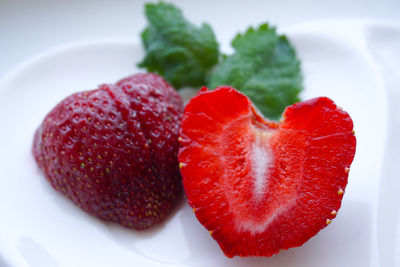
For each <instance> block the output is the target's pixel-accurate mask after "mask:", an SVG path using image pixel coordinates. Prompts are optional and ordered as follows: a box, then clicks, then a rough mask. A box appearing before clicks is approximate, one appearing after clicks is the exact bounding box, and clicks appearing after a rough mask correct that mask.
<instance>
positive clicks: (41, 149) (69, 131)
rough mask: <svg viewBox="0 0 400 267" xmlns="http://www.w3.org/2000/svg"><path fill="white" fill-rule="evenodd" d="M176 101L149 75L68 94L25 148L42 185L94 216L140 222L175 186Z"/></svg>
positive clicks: (160, 214) (158, 217)
mask: <svg viewBox="0 0 400 267" xmlns="http://www.w3.org/2000/svg"><path fill="white" fill-rule="evenodd" d="M182 112H183V104H182V100H181V98H180V96H179V95H178V94H177V93H176V91H175V90H174V89H173V88H172V87H171V86H170V85H169V84H168V83H167V82H165V81H164V80H163V79H162V78H161V77H159V76H157V75H155V74H137V75H133V76H131V77H128V78H126V79H124V80H121V81H120V82H118V83H117V84H116V85H101V86H100V87H99V88H98V89H96V90H91V91H85V92H79V93H75V94H73V95H71V96H69V97H67V98H65V99H64V100H62V101H61V102H60V103H59V104H58V105H57V106H56V107H54V108H53V109H52V110H51V111H50V113H49V114H47V116H46V117H45V119H44V121H43V123H42V124H41V125H40V127H39V128H38V130H37V131H36V133H35V137H34V144H33V154H34V157H35V159H36V161H37V163H38V165H39V167H40V168H41V169H42V170H43V172H44V174H45V176H46V178H47V180H48V181H49V182H50V184H51V185H52V186H53V187H54V188H55V189H56V190H57V191H60V192H61V193H62V194H64V195H65V196H67V197H68V198H69V199H71V200H72V201H73V203H75V204H76V205H78V206H79V207H81V208H82V209H83V210H85V211H87V212H88V213H90V214H93V215H95V216H98V217H100V218H102V219H106V220H110V221H114V222H118V223H120V224H121V225H123V226H125V227H128V228H134V229H138V230H139V229H145V228H148V227H150V226H152V225H153V224H156V223H158V222H161V221H162V220H163V219H164V218H165V217H166V216H167V214H168V213H169V212H170V211H171V209H172V208H173V207H174V205H175V204H176V202H177V200H178V198H179V197H180V195H181V192H182V186H181V178H180V174H179V168H178V161H177V153H178V146H179V144H178V129H179V123H180V120H181V116H182Z"/></svg>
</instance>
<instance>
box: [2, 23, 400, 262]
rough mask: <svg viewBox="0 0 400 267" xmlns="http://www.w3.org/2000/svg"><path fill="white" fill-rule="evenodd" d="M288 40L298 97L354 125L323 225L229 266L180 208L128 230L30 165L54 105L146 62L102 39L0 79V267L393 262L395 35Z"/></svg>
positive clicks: (349, 32)
mask: <svg viewBox="0 0 400 267" xmlns="http://www.w3.org/2000/svg"><path fill="white" fill-rule="evenodd" d="M284 32H287V33H288V35H289V38H290V39H291V40H292V42H293V43H294V45H295V46H296V48H297V50H298V54H299V57H300V58H301V60H302V63H303V70H304V76H305V87H306V90H305V91H304V93H303V95H302V97H303V99H306V98H310V97H314V96H322V95H325V96H329V97H330V98H332V99H333V100H334V101H335V102H336V103H337V104H338V105H340V106H342V107H343V108H344V109H345V110H347V111H348V112H349V113H350V115H351V116H352V118H353V120H354V124H355V130H356V136H357V141H358V144H357V153H356V157H355V159H354V163H353V165H352V168H351V172H350V177H349V185H348V187H347V190H346V194H345V196H344V199H343V205H342V208H341V210H340V212H339V214H338V216H337V218H336V219H335V220H334V221H333V222H332V224H330V225H329V226H328V227H327V228H326V229H324V230H323V231H321V232H320V233H319V234H318V235H317V236H316V237H314V238H312V239H311V240H309V241H308V242H307V243H306V244H305V245H303V246H302V247H300V248H293V249H290V250H288V251H286V252H283V253H281V254H279V255H276V256H273V257H271V258H234V259H228V258H226V257H225V256H224V255H223V253H222V252H221V250H220V249H219V247H218V245H217V244H216V242H214V240H213V239H212V238H211V237H210V235H209V234H208V232H207V231H206V230H205V229H204V228H203V227H202V226H201V225H200V224H199V223H198V222H197V220H196V218H195V216H194V214H193V213H192V211H191V209H190V208H189V206H188V205H187V203H186V201H185V200H184V201H182V203H181V204H180V205H179V207H178V208H177V209H176V210H175V211H174V213H173V214H171V216H169V217H168V219H167V220H166V222H165V223H163V224H161V225H159V226H157V227H154V228H153V229H151V230H147V231H142V232H135V231H130V230H127V229H125V228H122V227H120V226H119V225H116V224H113V223H106V222H103V221H101V220H98V219H96V218H94V217H91V216H89V215H87V214H86V213H84V212H83V211H81V210H80V209H79V208H77V207H75V206H74V205H73V204H72V203H70V201H68V200H67V199H65V198H64V197H63V196H61V195H60V194H58V193H57V192H55V191H54V190H53V189H52V188H51V187H50V186H49V184H48V183H47V182H46V181H45V179H44V178H43V175H42V174H41V173H40V171H39V170H38V168H37V167H36V165H35V162H34V160H33V158H32V155H31V144H32V137H33V133H34V130H35V129H36V127H37V126H38V125H39V124H40V122H41V120H42V119H43V117H44V116H45V114H46V113H47V112H48V111H49V110H50V109H51V108H52V107H53V106H54V105H55V104H56V103H57V102H58V101H60V100H61V99H63V98H64V97H66V96H67V95H69V94H71V93H73V92H76V91H80V90H85V89H93V88H95V87H96V86H97V85H98V84H101V83H112V82H115V81H117V80H119V79H120V78H123V77H125V76H127V75H130V74H133V73H135V72H138V71H139V70H138V69H137V68H136V67H135V64H136V63H137V62H138V61H139V60H140V59H141V58H142V57H143V51H142V48H141V47H140V46H139V45H137V44H135V43H133V42H131V41H129V40H113V41H110V40H109V41H105V40H97V41H91V42H85V43H75V44H71V45H67V46H64V47H61V48H58V49H55V50H52V51H50V52H47V53H45V54H42V55H39V56H37V57H35V58H34V59H32V60H30V61H29V62H27V63H25V64H23V65H22V66H20V67H19V68H17V69H16V70H14V71H12V72H11V73H9V74H8V75H7V76H6V77H5V78H4V79H3V80H2V81H1V82H0V122H1V124H0V125H1V131H0V164H1V170H2V175H1V178H0V200H1V201H0V214H1V215H2V217H1V220H0V231H1V234H0V255H1V257H0V265H3V264H4V265H6V264H9V265H10V266H41V267H45V266H161V265H164V264H170V265H173V266H249V265H252V266H275V267H279V266H304V267H305V266H307V267H313V266H318V267H321V266H385V267H386V266H389V267H390V266H400V259H399V256H398V255H400V243H399V242H400V237H399V236H400V225H399V224H400V223H399V222H400V211H399V208H398V203H400V197H399V194H398V193H397V192H399V190H400V179H398V176H399V175H398V172H396V171H397V170H396V166H397V164H398V162H400V157H399V153H398V152H397V151H399V149H400V141H399V140H397V137H396V135H398V134H400V130H399V129H400V115H399V114H398V113H399V112H398V108H397V106H396V105H397V103H398V101H399V100H400V97H399V95H400V89H399V88H400V75H399V70H400V66H399V62H400V48H399V46H398V43H400V30H399V28H396V27H392V26H390V25H378V24H373V23H361V22H357V21H325V22H317V23H310V24H305V25H300V26H296V27H291V28H289V29H286V30H285V31H284ZM396 113H397V114H396ZM382 171H383V175H382ZM396 255H397V256H396ZM396 257H397V258H396ZM2 263H3V264H2Z"/></svg>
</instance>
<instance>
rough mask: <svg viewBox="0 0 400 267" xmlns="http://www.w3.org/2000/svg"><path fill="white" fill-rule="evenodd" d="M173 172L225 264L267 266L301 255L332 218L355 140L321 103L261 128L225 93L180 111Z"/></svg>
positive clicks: (238, 99) (240, 100)
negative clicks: (243, 260) (271, 259)
mask: <svg viewBox="0 0 400 267" xmlns="http://www.w3.org/2000/svg"><path fill="white" fill-rule="evenodd" d="M180 140H181V147H180V150H179V162H180V166H181V174H182V178H183V185H184V188H185V192H186V195H187V198H188V201H189V204H190V205H191V206H192V207H193V210H194V211H195V214H196V216H197V218H198V219H199V221H200V222H201V223H202V224H203V225H204V226H205V227H206V228H207V229H208V230H209V231H210V233H211V234H212V237H213V238H214V239H215V240H216V241H217V242H218V243H219V245H220V246H221V248H222V250H223V251H224V253H225V254H226V255H227V256H228V257H233V256H235V255H240V256H271V255H273V254H275V253H278V252H279V250H280V249H288V248H290V247H296V246H300V245H302V244H303V243H304V242H306V241H307V240H308V239H310V238H311V237H312V236H314V235H315V234H316V233H318V232H319V231H320V230H321V229H322V228H324V227H325V226H327V224H329V223H330V221H331V220H332V219H333V218H334V217H335V215H336V212H337V211H338V210H339V208H340V205H341V200H342V197H343V194H342V192H343V190H344V189H345V187H346V184H347V176H348V168H349V167H350V164H351V162H352V160H353V157H354V153H355V146H356V139H355V137H354V134H353V123H352V120H351V118H350V117H349V115H348V114H347V113H346V112H345V111H343V110H341V109H339V108H338V107H337V106H336V105H335V104H334V103H333V101H332V100H330V99H329V98H326V97H320V98H314V99H311V100H308V101H304V102H300V103H297V104H294V105H292V106H290V107H288V108H287V109H286V110H285V112H284V114H283V119H282V121H281V122H279V123H276V122H272V121H268V120H266V119H264V118H263V117H262V116H261V115H259V113H258V112H257V111H256V110H255V108H254V107H253V105H252V103H251V102H250V100H249V99H248V98H247V97H246V96H245V95H243V94H241V93H239V92H238V91H236V90H235V89H233V88H230V87H220V88H217V89H216V90H213V91H206V90H205V89H203V90H202V91H201V92H200V93H199V94H198V95H197V96H196V97H194V98H193V99H192V100H191V101H190V102H189V104H188V105H187V106H186V108H185V111H184V116H183V121H182V125H181V134H180Z"/></svg>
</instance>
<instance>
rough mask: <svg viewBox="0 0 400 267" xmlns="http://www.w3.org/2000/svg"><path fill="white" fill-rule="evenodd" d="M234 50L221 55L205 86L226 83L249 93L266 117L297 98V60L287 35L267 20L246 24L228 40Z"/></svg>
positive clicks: (272, 116)
mask: <svg viewBox="0 0 400 267" xmlns="http://www.w3.org/2000/svg"><path fill="white" fill-rule="evenodd" d="M232 46H233V47H234V48H235V53H234V54H232V55H229V56H227V57H225V58H224V59H222V61H221V63H220V64H219V65H218V67H217V68H216V70H215V71H214V73H213V74H212V76H211V77H210V80H209V84H208V85H209V87H210V88H215V87H217V86H221V85H230V86H233V87H235V88H237V89H238V90H240V91H241V92H243V93H244V94H245V95H247V96H248V97H250V99H251V100H252V101H253V102H254V104H255V105H256V106H257V108H258V109H259V110H260V111H261V112H262V113H263V114H264V115H265V116H266V117H268V118H270V119H279V117H280V115H281V114H282V112H283V110H284V109H285V107H286V106H288V105H291V104H293V103H295V102H298V101H299V98H298V94H299V93H300V92H301V91H302V89H303V86H302V75H301V70H300V62H299V60H298V59H297V57H296V52H295V50H294V48H293V47H292V45H291V44H290V42H289V41H288V39H287V38H286V37H285V36H283V35H280V36H279V35H277V33H276V31H275V28H273V27H269V26H268V24H263V25H261V26H260V27H259V28H258V29H253V28H249V29H248V30H247V32H246V33H245V34H243V35H242V34H238V35H237V36H236V38H235V39H234V40H233V41H232Z"/></svg>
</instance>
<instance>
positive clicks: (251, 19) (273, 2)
mask: <svg viewBox="0 0 400 267" xmlns="http://www.w3.org/2000/svg"><path fill="white" fill-rule="evenodd" d="M144 2H145V1H142V0H0V78H1V77H2V76H3V75H4V74H6V72H8V71H9V70H10V69H12V68H13V67H15V66H16V65H18V64H19V63H22V62H23V61H25V60H26V59H28V58H30V57H32V56H33V55H35V54H37V53H40V52H43V51H46V50H47V49H49V48H52V47H55V46H58V45H61V44H65V43H68V42H72V41H78V40H86V39H93V38H96V39H97V38H101V39H102V38H109V37H127V38H129V39H133V40H135V39H136V40H137V41H139V39H138V38H139V33H140V31H141V30H142V29H143V28H144V26H145V18H144V16H143V3H144ZM170 2H173V3H176V4H177V5H178V6H179V7H181V8H182V10H183V11H184V13H185V15H186V16H187V17H188V18H189V19H190V20H192V21H193V22H196V23H201V22H203V21H204V22H207V23H209V24H211V26H213V28H214V31H215V33H216V36H217V38H218V39H219V41H221V43H222V46H223V48H225V50H226V48H227V47H228V44H229V41H230V40H231V39H232V37H233V36H234V35H235V34H236V33H237V32H238V31H239V30H240V31H243V30H244V29H246V28H247V27H248V25H258V24H260V23H262V22H266V21H268V22H270V23H271V24H273V25H278V26H279V28H281V27H284V26H290V25H292V24H298V23H303V22H308V21H312V20H319V19H337V18H362V19H380V20H399V19H400V1H399V0H333V1H324V0H279V1H278V0H267V1H262V0H253V1H251V0H246V1H239V0H229V1H228V0H223V1H221V0H220V1H218V0H202V1H189V0H186V1H184V0H178V1H177V0H175V1H170Z"/></svg>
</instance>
